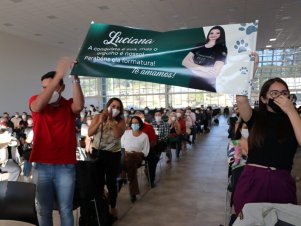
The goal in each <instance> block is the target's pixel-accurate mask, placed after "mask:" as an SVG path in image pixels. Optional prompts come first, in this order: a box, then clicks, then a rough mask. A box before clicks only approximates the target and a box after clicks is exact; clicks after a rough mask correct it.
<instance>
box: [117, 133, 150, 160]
mask: <svg viewBox="0 0 301 226" xmlns="http://www.w3.org/2000/svg"><path fill="white" fill-rule="evenodd" d="M121 147H122V148H124V149H125V151H126V152H132V151H136V152H143V154H144V156H147V155H148V153H149V149H150V146H149V139H148V136H147V135H146V134H145V133H141V134H140V136H138V137H135V136H134V135H133V132H132V130H126V131H125V132H124V134H123V135H122V137H121Z"/></svg>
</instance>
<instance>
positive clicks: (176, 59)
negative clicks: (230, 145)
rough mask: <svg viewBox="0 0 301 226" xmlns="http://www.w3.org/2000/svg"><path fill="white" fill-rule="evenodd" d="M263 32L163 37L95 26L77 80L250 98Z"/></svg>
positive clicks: (184, 32) (235, 28) (186, 32)
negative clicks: (104, 80) (144, 84)
mask: <svg viewBox="0 0 301 226" xmlns="http://www.w3.org/2000/svg"><path fill="white" fill-rule="evenodd" d="M257 26H258V22H257V21H256V22H254V23H244V24H231V25H220V26H210V27H199V28H193V29H181V30H174V31H167V32H157V31H151V30H142V29H136V28H130V27H122V26H115V25H107V24H96V23H91V26H90V29H89V31H88V33H87V36H86V38H85V40H84V42H83V45H82V47H81V49H80V52H79V55H78V57H77V61H78V63H77V64H76V65H75V66H74V68H73V69H72V71H71V74H74V75H80V76H92V77H107V78H119V79H129V80H140V81H147V82H154V83H161V84H167V85H175V86H182V87H189V88H194V89H201V90H207V91H211V92H218V93H229V94H241V95H249V93H250V85H251V79H252V74H253V62H252V59H251V58H252V57H251V55H250V53H251V52H252V51H255V46H256V38H257Z"/></svg>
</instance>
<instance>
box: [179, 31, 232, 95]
mask: <svg viewBox="0 0 301 226" xmlns="http://www.w3.org/2000/svg"><path fill="white" fill-rule="evenodd" d="M227 53H228V50H227V47H226V36H225V30H224V29H223V28H222V27H221V26H214V27H212V28H211V29H210V31H209V32H208V35H207V39H206V41H205V42H204V43H200V44H198V45H197V46H196V47H195V48H194V49H193V50H192V51H191V52H189V53H188V55H187V56H186V57H185V58H184V60H183V62H182V65H183V66H185V67H186V68H188V69H189V70H190V71H191V72H192V73H193V76H191V79H190V82H189V87H190V88H196V89H205V90H208V91H214V92H215V91H216V89H215V82H216V78H217V76H218V75H219V73H220V71H221V70H222V67H223V66H224V65H225V64H226V57H227Z"/></svg>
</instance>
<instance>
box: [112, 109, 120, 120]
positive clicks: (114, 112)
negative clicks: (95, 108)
mask: <svg viewBox="0 0 301 226" xmlns="http://www.w3.org/2000/svg"><path fill="white" fill-rule="evenodd" d="M119 113H120V111H119V110H118V109H112V117H113V118H115V117H116V116H117V115H119Z"/></svg>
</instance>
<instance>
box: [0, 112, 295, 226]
mask: <svg viewBox="0 0 301 226" xmlns="http://www.w3.org/2000/svg"><path fill="white" fill-rule="evenodd" d="M226 146H227V123H226V119H224V117H223V116H221V117H220V125H219V126H213V127H212V129H211V132H210V133H209V134H200V135H198V137H197V141H196V144H194V145H193V148H192V150H189V151H186V152H184V153H183V155H182V157H181V159H180V160H176V159H174V160H173V162H172V164H171V165H167V164H165V161H166V159H164V158H163V159H162V161H161V163H162V165H161V166H162V167H161V170H160V167H158V171H157V177H158V178H157V179H158V182H157V186H156V187H155V188H153V189H151V190H150V189H148V187H147V183H146V180H145V179H143V178H144V175H143V174H142V176H141V177H140V178H142V179H141V185H140V186H141V194H142V195H141V197H139V199H138V200H137V202H136V203H135V204H132V203H130V200H129V194H128V188H127V186H125V187H123V188H122V189H121V192H120V194H119V197H118V209H119V219H118V221H116V222H115V224H114V226H142V225H143V226H154V225H155V226H169V225H170V226H218V225H226V224H225V221H226V220H225V219H226V216H225V212H226V211H225V208H226V204H225V201H226V187H227V170H228V168H227V158H226ZM300 168H301V151H298V152H297V155H296V159H295V167H294V170H293V175H294V176H295V177H296V178H297V180H298V181H297V187H298V200H299V203H300V202H301V192H300V191H301V182H300V179H298V178H301V169H300ZM75 213H76V212H75ZM58 218H59V217H58V213H57V212H55V213H54V222H55V225H56V226H58V225H60V224H59V220H58ZM0 225H1V226H8V225H10V226H19V225H25V224H23V223H15V222H14V223H12V222H7V221H0Z"/></svg>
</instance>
